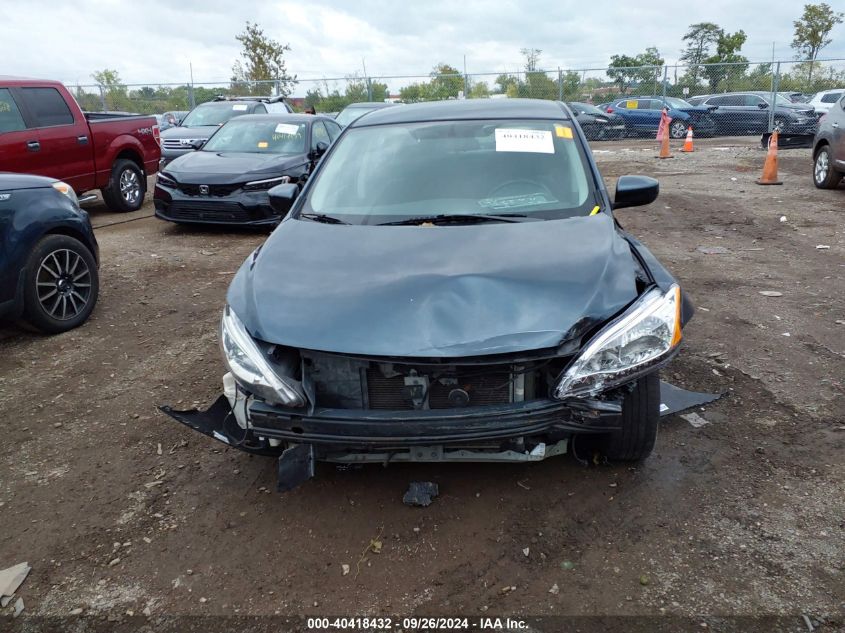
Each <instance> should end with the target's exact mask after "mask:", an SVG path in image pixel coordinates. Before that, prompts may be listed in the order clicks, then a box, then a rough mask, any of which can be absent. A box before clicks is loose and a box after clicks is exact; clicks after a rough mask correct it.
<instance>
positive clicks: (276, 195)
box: [267, 183, 299, 216]
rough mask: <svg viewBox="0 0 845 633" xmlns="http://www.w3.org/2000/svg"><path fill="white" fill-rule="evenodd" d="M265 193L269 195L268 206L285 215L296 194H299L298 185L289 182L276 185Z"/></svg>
mask: <svg viewBox="0 0 845 633" xmlns="http://www.w3.org/2000/svg"><path fill="white" fill-rule="evenodd" d="M267 195H268V196H269V197H270V206H271V207H273V211H275V212H276V213H278V214H279V215H281V216H285V215H287V214H288V211H290V208H291V207H292V206H293V202H294V200H296V196H298V195H299V187H298V186H297V185H294V184H291V183H286V184H283V185H276V186H275V187H273V188H272V189H270V191H268V192H267Z"/></svg>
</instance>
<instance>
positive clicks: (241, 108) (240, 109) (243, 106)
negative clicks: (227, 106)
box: [232, 103, 249, 112]
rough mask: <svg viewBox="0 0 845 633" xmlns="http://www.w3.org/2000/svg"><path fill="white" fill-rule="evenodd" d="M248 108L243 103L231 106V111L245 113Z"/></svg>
mask: <svg viewBox="0 0 845 633" xmlns="http://www.w3.org/2000/svg"><path fill="white" fill-rule="evenodd" d="M248 107H249V106H247V105H246V104H244V103H236V104H235V105H233V106H232V110H237V111H239V112H243V111H245V110H246V109H247V108H248Z"/></svg>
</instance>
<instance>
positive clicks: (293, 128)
mask: <svg viewBox="0 0 845 633" xmlns="http://www.w3.org/2000/svg"><path fill="white" fill-rule="evenodd" d="M298 131H299V126H298V125H294V124H293V123H279V124H278V125H277V126H276V134H290V135H291V136H293V135H294V134H296V133H297V132H298Z"/></svg>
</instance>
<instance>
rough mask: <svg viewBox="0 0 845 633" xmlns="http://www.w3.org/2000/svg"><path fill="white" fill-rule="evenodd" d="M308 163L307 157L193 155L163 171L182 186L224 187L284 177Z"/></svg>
mask: <svg viewBox="0 0 845 633" xmlns="http://www.w3.org/2000/svg"><path fill="white" fill-rule="evenodd" d="M305 162H306V158H305V154H296V155H290V154H255V153H250V152H225V153H219V152H206V151H202V150H201V151H197V152H190V153H188V154H185V155H183V156H180V157H179V158H176V159H174V160H173V161H172V162H171V163H169V164H168V165H167V167H165V169H164V171H166V172H168V173H169V174H172V175H173V176H174V177H175V178H176V180H178V181H179V182H182V183H195V184H196V183H199V184H209V185H222V184H231V183H239V182H247V181H249V180H258V179H260V178H270V177H273V176H281V175H284V173H285V171H286V170H288V169H291V168H293V167H298V166H300V165H302V164H304V163H305Z"/></svg>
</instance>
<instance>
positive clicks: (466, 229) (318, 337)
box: [227, 213, 637, 358]
mask: <svg viewBox="0 0 845 633" xmlns="http://www.w3.org/2000/svg"><path fill="white" fill-rule="evenodd" d="M636 296H637V291H636V286H635V279H634V265H633V257H632V254H631V250H630V247H629V245H628V243H627V242H626V241H625V240H624V239H623V238H622V237H621V236H620V235H619V234H618V233H617V231H616V229H615V227H614V225H613V219H612V218H611V217H610V216H609V215H607V214H604V213H599V214H597V215H595V216H589V217H579V218H572V219H566V220H554V221H543V222H524V223H518V224H511V223H507V224H505V223H500V224H482V225H469V226H438V227H421V226H346V225H326V224H321V223H317V222H311V221H307V220H298V219H289V220H286V221H284V222H282V223H281V224H280V225H279V227H278V228H277V229H276V230H275V231H274V232H273V234H272V235H271V236H270V238H269V239H268V240H267V242H266V243H265V244H264V246H263V247H262V248H260V249H259V250H258V251H256V253H254V254H253V255H251V256H250V257H249V258H248V259H247V261H246V262H245V263H244V265H243V266H242V267H241V269H240V270H239V271H238V273H237V274H236V276H235V278H234V280H233V281H232V284H231V285H230V287H229V292H228V295H227V300H228V303H229V305H230V306H231V307H232V309H233V310H234V311H235V313H236V314H238V316H239V317H240V318H241V320H242V321H243V323H244V324H245V325H246V327H247V329H248V330H249V331H250V333H251V334H252V335H253V336H254V337H255V338H258V339H261V340H264V341H267V342H271V343H275V344H280V345H287V346H291V347H297V348H303V349H311V350H321V351H328V352H337V353H346V354H355V355H367V356H394V357H417V358H433V357H439V358H447V357H462V356H482V355H488V354H502V353H511V352H523V351H528V350H538V349H546V348H553V347H556V346H558V345H560V344H561V343H562V342H564V341H569V340H574V339H576V338H578V337H580V336H582V335H583V334H584V333H585V332H587V331H588V330H590V329H592V327H594V326H595V325H596V324H598V323H601V322H603V321H605V320H607V319H609V318H610V317H612V316H614V315H615V314H616V313H618V312H619V311H620V310H622V309H623V308H624V307H626V306H627V305H628V304H629V303H630V302H631V301H633V300H634V299H635V298H636Z"/></svg>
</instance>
